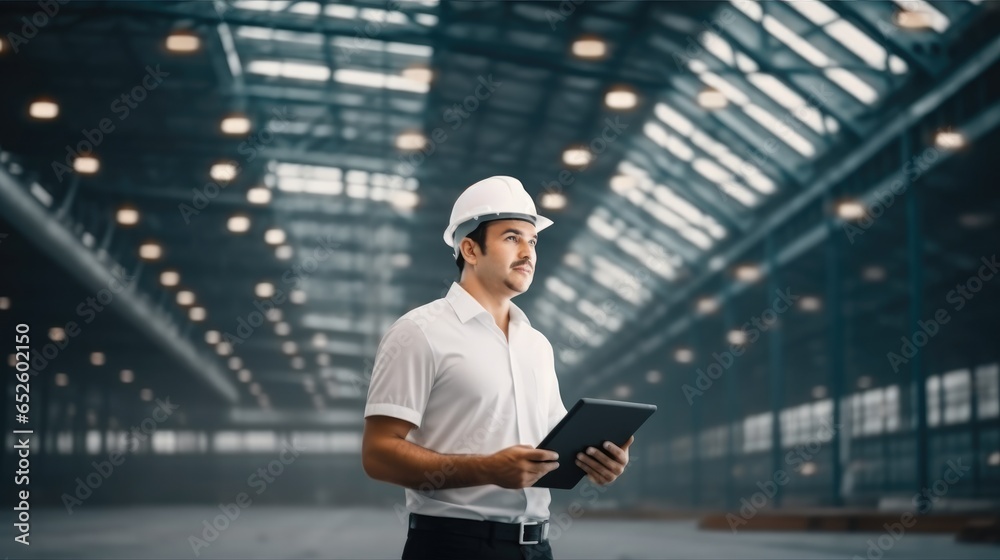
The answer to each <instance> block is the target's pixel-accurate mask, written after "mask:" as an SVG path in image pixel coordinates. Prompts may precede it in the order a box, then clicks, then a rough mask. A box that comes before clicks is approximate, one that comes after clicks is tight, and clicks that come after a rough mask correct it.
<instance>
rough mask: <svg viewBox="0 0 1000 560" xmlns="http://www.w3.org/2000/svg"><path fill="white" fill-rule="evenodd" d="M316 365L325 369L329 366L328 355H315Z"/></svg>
mask: <svg viewBox="0 0 1000 560" xmlns="http://www.w3.org/2000/svg"><path fill="white" fill-rule="evenodd" d="M316 364H317V365H321V366H323V367H326V366H328V365H330V355H329V354H322V353H321V354H316Z"/></svg>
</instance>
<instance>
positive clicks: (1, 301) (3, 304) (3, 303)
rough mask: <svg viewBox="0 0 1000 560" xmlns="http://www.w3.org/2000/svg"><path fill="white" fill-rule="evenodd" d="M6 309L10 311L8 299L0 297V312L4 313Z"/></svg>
mask: <svg viewBox="0 0 1000 560" xmlns="http://www.w3.org/2000/svg"><path fill="white" fill-rule="evenodd" d="M8 309H10V298H9V297H0V310H4V311H6V310H8Z"/></svg>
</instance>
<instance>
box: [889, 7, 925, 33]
mask: <svg viewBox="0 0 1000 560" xmlns="http://www.w3.org/2000/svg"><path fill="white" fill-rule="evenodd" d="M931 20H932V18H931V14H929V13H927V12H924V11H920V10H899V11H897V12H896V13H895V14H893V16H892V21H893V23H895V24H896V25H897V26H898V27H901V28H903V29H929V28H930V27H931Z"/></svg>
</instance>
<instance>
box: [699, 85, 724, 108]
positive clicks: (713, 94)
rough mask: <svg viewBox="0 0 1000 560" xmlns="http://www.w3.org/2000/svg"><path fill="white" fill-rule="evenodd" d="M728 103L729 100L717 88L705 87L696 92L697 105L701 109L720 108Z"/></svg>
mask: <svg viewBox="0 0 1000 560" xmlns="http://www.w3.org/2000/svg"><path fill="white" fill-rule="evenodd" d="M728 104H729V100H727V99H726V96H725V95H723V93H722V92H721V91H719V90H717V89H714V88H706V89H703V90H701V91H699V92H698V105H700V106H701V108H702V109H722V108H724V107H725V106H726V105H728Z"/></svg>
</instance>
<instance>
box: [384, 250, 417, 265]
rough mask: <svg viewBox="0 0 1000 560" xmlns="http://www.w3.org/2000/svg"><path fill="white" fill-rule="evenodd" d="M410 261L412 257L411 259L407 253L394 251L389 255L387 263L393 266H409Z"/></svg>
mask: <svg viewBox="0 0 1000 560" xmlns="http://www.w3.org/2000/svg"><path fill="white" fill-rule="evenodd" d="M412 262H413V259H411V258H410V255H409V254H407V253H394V254H393V255H392V256H390V257H389V264H390V265H392V267H393V268H406V267H408V266H410V264H411V263H412Z"/></svg>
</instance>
